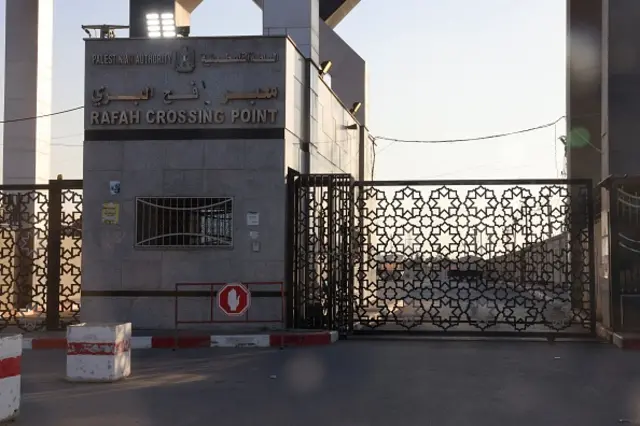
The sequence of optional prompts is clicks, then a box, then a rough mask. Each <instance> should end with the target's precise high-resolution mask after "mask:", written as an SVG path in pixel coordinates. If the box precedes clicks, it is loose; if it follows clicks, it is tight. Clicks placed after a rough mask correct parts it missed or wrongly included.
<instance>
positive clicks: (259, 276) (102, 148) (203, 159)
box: [82, 37, 290, 328]
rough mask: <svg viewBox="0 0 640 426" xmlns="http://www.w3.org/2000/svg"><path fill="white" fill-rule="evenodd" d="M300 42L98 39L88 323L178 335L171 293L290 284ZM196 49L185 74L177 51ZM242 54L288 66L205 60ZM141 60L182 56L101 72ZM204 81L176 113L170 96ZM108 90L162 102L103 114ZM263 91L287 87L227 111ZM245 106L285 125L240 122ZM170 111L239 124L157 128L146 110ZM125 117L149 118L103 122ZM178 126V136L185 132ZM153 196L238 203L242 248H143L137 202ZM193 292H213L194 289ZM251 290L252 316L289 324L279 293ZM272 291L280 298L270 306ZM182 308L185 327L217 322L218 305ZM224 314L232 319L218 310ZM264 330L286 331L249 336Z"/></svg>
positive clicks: (236, 231) (87, 167)
mask: <svg viewBox="0 0 640 426" xmlns="http://www.w3.org/2000/svg"><path fill="white" fill-rule="evenodd" d="M289 43H290V42H289V41H288V40H287V39H286V38H283V37H279V38H262V37H246V38H190V39H187V40H180V39H177V40H127V39H116V40H109V41H103V40H89V41H87V43H86V58H87V62H86V64H87V65H86V73H85V75H86V81H85V85H86V100H85V105H86V115H85V129H86V130H85V139H86V142H85V149H84V185H85V186H84V189H85V190H84V203H83V220H84V222H83V231H84V232H83V233H84V240H83V257H82V261H83V264H82V267H83V271H82V273H83V299H82V305H83V306H82V319H83V320H85V321H105V320H108V321H125V320H126V321H132V323H133V325H134V327H137V328H172V327H173V326H174V303H175V298H174V297H173V294H172V293H171V292H172V291H173V290H174V288H175V287H174V286H175V284H176V283H179V282H182V283H224V282H235V281H241V282H253V281H278V282H281V281H283V280H284V234H285V230H284V226H285V222H284V221H285V214H284V209H285V181H284V165H285V149H284V141H283V139H284V130H283V129H284V127H285V126H286V123H287V122H289V121H290V118H288V117H287V112H286V105H287V101H286V100H287V99H289V96H290V94H288V93H287V92H288V91H287V88H286V85H285V69H286V63H287V58H286V52H287V49H288V48H287V47H286V46H287V44H289ZM185 45H186V46H189V47H190V48H191V49H192V52H194V55H193V57H192V59H193V61H195V69H194V70H192V71H191V72H178V71H177V70H176V62H177V61H178V60H179V58H180V56H175V55H174V54H175V52H179V51H180V50H181V48H182V47H183V46H185ZM242 52H254V53H258V54H260V53H266V54H270V55H271V54H273V53H276V54H277V55H278V60H277V61H275V62H267V63H252V62H251V61H249V62H247V61H245V60H238V61H236V62H234V63H230V62H223V61H217V62H213V63H211V64H210V66H209V67H205V66H204V64H203V63H202V59H203V56H202V55H206V56H204V58H209V59H211V58H213V56H211V55H215V57H216V58H218V59H220V58H222V59H228V58H227V56H226V55H227V54H229V55H231V56H232V57H235V55H236V54H238V53H242ZM140 53H147V54H160V55H164V54H165V53H167V54H169V55H170V56H171V55H173V56H171V57H172V58H173V60H174V62H173V63H169V64H156V65H139V64H138V65H96V64H95V59H96V58H102V59H101V60H104V59H105V57H104V56H100V55H116V56H115V58H116V62H117V60H118V58H120V56H117V55H122V54H133V55H135V54H140ZM96 55H98V56H96ZM168 57H169V56H167V58H168ZM106 58H109V57H106ZM110 58H114V57H113V56H111V57H110ZM160 58H164V57H163V56H160ZM245 59H246V58H245ZM110 60H112V59H110ZM164 61H165V60H164V59H162V61H161V62H164ZM103 62H104V61H103ZM192 81H193V82H195V83H196V87H197V88H198V90H199V97H198V99H191V100H177V101H175V102H174V103H173V104H171V105H166V104H165V103H164V99H163V94H164V91H165V90H173V91H174V93H175V94H189V93H191V87H192V86H191V82H192ZM101 87H106V90H107V91H108V92H109V93H111V94H117V95H121V94H122V95H130V94H136V93H140V92H141V90H142V89H143V88H145V87H152V88H153V89H154V95H153V96H152V98H151V99H149V100H140V101H138V104H137V105H136V104H134V103H133V102H127V101H114V102H110V103H109V104H108V105H106V106H94V104H93V99H92V97H93V91H94V90H97V89H99V88H101ZM258 88H264V89H267V88H277V89H278V96H277V98H276V99H270V100H269V99H259V100H253V101H248V100H232V101H230V102H229V103H227V104H225V103H224V99H223V98H224V95H225V94H228V93H235V94H238V93H246V92H253V91H255V90H257V89H258ZM252 102H253V103H254V104H253V105H252V104H251V103H252ZM238 108H242V109H255V108H258V109H263V108H267V109H274V110H277V111H278V114H277V119H276V120H275V121H274V122H270V123H258V124H256V123H253V124H251V123H249V124H247V123H239V122H236V123H233V122H230V114H231V113H232V110H233V109H238ZM169 109H173V110H185V111H201V110H205V109H216V110H220V111H223V113H224V114H226V117H227V119H226V120H225V121H224V122H223V123H218V124H216V123H212V124H211V123H209V124H198V123H194V124H178V123H174V124H165V125H160V124H157V123H148V122H145V119H144V117H146V111H160V110H165V111H166V110H169ZM122 110H127V111H130V110H136V111H137V110H140V111H141V112H142V117H143V119H142V121H141V122H140V123H139V124H128V125H126V124H125V125H116V124H110V125H107V124H97V125H96V124H95V123H93V124H92V119H93V118H95V116H94V115H93V114H94V113H95V112H99V113H100V114H102V112H103V111H107V113H108V114H115V113H116V112H117V111H122ZM156 116H157V113H156ZM174 129H175V130H177V132H173V130H174ZM277 135H279V136H277ZM111 181H120V183H121V193H120V194H118V195H115V196H114V195H111V193H110V182H111ZM141 196H143V197H144V196H185V197H197V196H209V197H227V196H228V197H233V198H234V205H233V235H234V241H233V247H225V248H223V247H220V248H216V247H196V248H188V247H185V248H180V249H168V248H161V247H157V248H155V249H154V248H150V249H149V248H137V247H135V246H134V242H135V199H136V197H141ZM105 202H115V203H119V205H120V217H119V223H118V224H104V223H103V222H102V220H101V208H102V204H103V203H105ZM248 212H258V213H259V214H260V224H259V225H258V226H251V227H249V226H248V224H247V221H246V215H247V213H248ZM250 231H257V232H258V234H259V236H258V237H257V239H258V241H259V243H260V246H259V249H258V251H256V250H255V246H254V245H253V244H252V241H253V240H252V238H250V235H249V233H250ZM218 289H219V288H218ZM183 290H185V291H194V290H199V291H203V290H208V288H206V287H205V288H203V287H195V286H194V287H187V288H184V289H183ZM251 290H252V292H253V295H254V297H253V301H252V306H251V309H250V317H251V319H253V320H261V319H269V320H277V319H279V318H281V312H282V300H281V298H279V297H278V294H277V293H278V291H279V290H280V287H279V286H276V285H272V286H268V287H258V286H254V287H252V288H251ZM268 293H269V294H271V295H270V296H268V297H267V296H266V295H267V294H268ZM274 294H275V295H274ZM261 295H263V296H264V297H262V296H261ZM179 302H180V308H179V309H178V316H179V319H180V320H191V321H195V320H207V319H208V318H209V315H210V304H211V300H210V298H209V297H182V296H181V297H180V301H179ZM214 317H215V318H216V319H217V320H224V319H225V317H224V315H223V314H222V313H221V312H220V311H219V310H218V309H217V308H216V312H215V313H214ZM240 319H242V318H240ZM263 325H264V326H266V325H273V326H279V324H266V323H264V324H253V325H251V326H247V327H251V328H253V327H255V326H263ZM226 326H229V327H231V325H228V324H227V325H226ZM185 327H187V326H185ZM188 327H191V328H193V326H188ZM208 327H210V326H208ZM217 327H223V325H217Z"/></svg>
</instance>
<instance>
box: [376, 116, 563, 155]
mask: <svg viewBox="0 0 640 426" xmlns="http://www.w3.org/2000/svg"><path fill="white" fill-rule="evenodd" d="M564 118H565V116H562V117H560V118H558V119H556V120H554V121H552V122H549V123H545V124H541V125H539V126H535V127H529V128H526V129H521V130H514V131H511V132H505V133H495V134H492V135H485V136H476V137H473V138H462V139H440V140H411V139H397V138H390V137H387V136H374V137H375V139H379V140H383V141H389V142H393V143H424V144H441V143H447V144H448V143H461V142H476V141H483V140H489V139H499V138H506V137H508V136H515V135H521V134H523V133H529V132H535V131H536V130H542V129H546V128H549V127H551V126H555V125H556V124H558V123H559V122H560V121H562V120H563V119H564ZM385 149H386V148H385Z"/></svg>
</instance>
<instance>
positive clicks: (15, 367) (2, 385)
mask: <svg viewBox="0 0 640 426" xmlns="http://www.w3.org/2000/svg"><path fill="white" fill-rule="evenodd" d="M21 360H22V335H21V334H17V335H12V336H0V423H2V422H6V421H8V420H13V419H14V418H16V417H18V413H19V412H20V381H21V379H20V363H21Z"/></svg>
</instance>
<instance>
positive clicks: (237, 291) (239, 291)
mask: <svg viewBox="0 0 640 426" xmlns="http://www.w3.org/2000/svg"><path fill="white" fill-rule="evenodd" d="M218 306H219V307H220V310H222V312H224V313H225V314H227V315H230V316H237V315H242V314H244V313H245V312H247V309H249V306H251V292H250V291H249V289H248V288H247V287H245V286H243V285H242V284H227V285H225V286H224V287H222V289H221V290H220V291H219V292H218Z"/></svg>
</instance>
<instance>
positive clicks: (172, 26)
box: [146, 12, 176, 38]
mask: <svg viewBox="0 0 640 426" xmlns="http://www.w3.org/2000/svg"><path fill="white" fill-rule="evenodd" d="M146 18H147V34H148V35H149V37H151V38H159V37H164V38H173V37H175V36H176V21H175V17H174V15H173V13H171V12H163V13H155V12H154V13H147V15H146Z"/></svg>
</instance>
